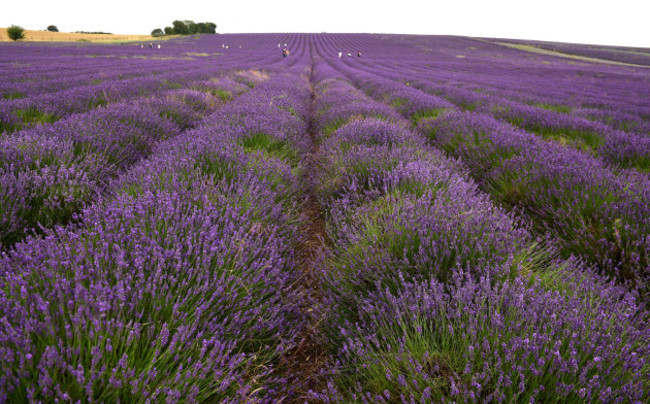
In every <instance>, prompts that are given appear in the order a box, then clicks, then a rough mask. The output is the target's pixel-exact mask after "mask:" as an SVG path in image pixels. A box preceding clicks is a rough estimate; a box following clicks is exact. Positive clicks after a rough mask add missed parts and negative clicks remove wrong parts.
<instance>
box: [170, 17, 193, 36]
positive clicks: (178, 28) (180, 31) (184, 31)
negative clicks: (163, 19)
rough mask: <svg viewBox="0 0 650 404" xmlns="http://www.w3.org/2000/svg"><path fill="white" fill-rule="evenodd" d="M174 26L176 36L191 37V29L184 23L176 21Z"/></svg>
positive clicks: (173, 23)
mask: <svg viewBox="0 0 650 404" xmlns="http://www.w3.org/2000/svg"><path fill="white" fill-rule="evenodd" d="M172 25H173V26H174V34H176V35H189V33H190V29H189V28H188V27H187V25H185V23H184V22H183V21H179V20H176V21H174V22H172Z"/></svg>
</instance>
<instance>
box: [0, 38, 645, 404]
mask: <svg viewBox="0 0 650 404" xmlns="http://www.w3.org/2000/svg"><path fill="white" fill-rule="evenodd" d="M161 44H162V45H161V48H160V49H158V48H157V47H155V46H154V48H152V49H150V48H149V47H147V46H145V47H144V48H141V47H140V45H139V44H133V43H131V44H112V45H99V44H72V43H67V44H66V43H54V44H37V43H17V44H14V43H2V44H0V72H1V73H2V74H1V75H0V271H1V275H0V403H5V402H6V403H22V402H25V403H27V402H64V403H67V402H74V403H77V402H95V403H115V402H122V403H140V402H150V403H159V402H162V403H181V402H182V403H193V402H200V403H239V402H246V403H277V402H283V403H293V402H310V403H311V402H313V403H350V402H353V403H438V402H444V403H454V402H455V403H488V402H490V403H491V402H506V403H530V402H541V403H553V402H557V403H618V402H620V403H647V402H650V315H649V313H650V312H649V310H650V67H648V65H650V50H649V49H627V50H626V49H621V48H609V49H608V48H606V47H593V46H592V47H588V46H580V45H567V44H562V45H557V46H556V45H553V44H552V43H545V44H544V46H540V48H539V49H542V50H545V51H546V52H545V53H543V52H541V51H540V52H531V51H530V49H529V48H530V47H532V46H533V45H535V46H536V45H539V44H535V43H533V42H531V43H527V42H525V41H511V43H510V44H509V45H505V44H502V43H501V41H499V40H493V39H473V38H463V37H444V36H402V35H371V34H237V35H235V34H230V35H227V34H223V35H206V36H196V37H185V38H177V39H172V40H168V41H163V42H161ZM285 47H286V48H287V49H288V50H289V51H290V53H289V56H287V57H283V54H282V50H283V49H284V48H285ZM536 49H537V48H536ZM558 50H559V51H561V52H562V53H561V54H560V53H557V54H556V53H555V52H556V51H557V52H559V51H558ZM348 54H349V55H350V56H348ZM568 54H573V55H582V56H584V57H589V60H586V59H584V58H583V59H576V58H572V57H568V56H567V55H568ZM601 59H602V62H598V60H601Z"/></svg>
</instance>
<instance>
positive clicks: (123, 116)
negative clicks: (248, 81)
mask: <svg viewBox="0 0 650 404" xmlns="http://www.w3.org/2000/svg"><path fill="white" fill-rule="evenodd" d="M196 86H197V88H198V87H200V88H201V89H202V90H205V91H213V92H215V91H217V90H219V91H220V94H222V95H223V94H231V95H232V96H236V95H238V94H239V93H241V92H242V91H244V90H245V89H246V88H247V87H243V86H241V85H239V84H237V83H236V82H234V81H233V80H232V79H229V78H222V79H220V80H215V81H213V82H208V83H197V84H196ZM222 98H223V97H221V98H215V97H213V96H212V95H210V94H208V93H206V92H199V91H195V90H171V91H168V92H167V93H162V94H160V96H159V97H157V98H144V99H139V100H137V102H133V103H117V104H112V105H111V106H109V107H106V108H100V109H97V110H94V111H91V112H89V113H86V114H78V115H74V116H72V117H70V118H68V119H65V120H61V121H59V122H56V123H55V124H53V125H44V126H39V127H36V128H34V129H28V130H24V131H22V132H18V133H15V134H13V135H8V136H5V137H4V138H2V139H0V144H1V147H0V150H1V151H0V183H1V184H2V186H1V187H0V201H2V204H1V205H0V206H1V208H0V212H2V215H0V229H1V230H0V246H4V247H8V246H11V245H13V244H15V243H16V242H18V241H20V240H22V239H24V238H25V237H26V236H28V235H30V234H33V232H40V231H41V230H42V229H43V228H51V227H53V226H54V225H56V224H65V223H67V222H68V221H70V220H71V219H72V218H73V217H74V215H75V214H76V213H77V212H79V211H80V210H81V209H82V208H83V207H84V206H86V205H87V204H88V203H90V202H92V201H93V200H95V199H96V198H97V196H98V195H99V194H101V193H103V192H105V191H106V189H107V188H106V186H107V183H108V181H109V180H110V179H111V178H114V177H115V176H116V175H118V174H119V173H120V172H122V171H124V170H125V169H127V168H128V167H130V166H131V165H133V164H134V163H136V162H137V161H138V160H140V159H142V158H143V157H146V156H148V155H149V154H150V153H151V151H152V148H153V146H154V145H155V144H156V143H157V142H159V141H161V140H164V139H167V138H170V137H174V136H177V135H178V134H180V133H181V132H182V131H184V130H187V129H189V128H191V127H193V126H195V125H196V124H197V123H198V122H200V121H201V120H202V119H203V117H204V116H206V115H208V114H209V113H210V112H211V111H213V110H214V109H215V108H216V107H218V106H219V105H221V103H222V101H221V99H222Z"/></svg>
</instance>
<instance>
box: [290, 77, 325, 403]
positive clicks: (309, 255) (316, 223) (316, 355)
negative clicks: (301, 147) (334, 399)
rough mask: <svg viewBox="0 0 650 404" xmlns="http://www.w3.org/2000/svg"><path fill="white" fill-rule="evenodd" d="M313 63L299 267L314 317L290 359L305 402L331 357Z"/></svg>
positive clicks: (320, 381) (308, 309)
mask: <svg viewBox="0 0 650 404" xmlns="http://www.w3.org/2000/svg"><path fill="white" fill-rule="evenodd" d="M313 73H314V70H313V65H312V68H311V73H310V87H311V100H310V111H309V121H308V126H307V134H308V135H309V138H310V140H311V146H310V150H309V152H308V154H307V155H306V156H305V157H304V160H303V161H304V164H305V170H304V173H303V176H302V181H303V183H304V184H306V185H305V190H306V195H305V197H306V201H305V204H304V205H303V211H302V214H303V218H304V226H303V228H302V229H301V234H302V242H301V244H300V245H299V246H298V247H297V258H298V268H300V269H301V271H302V273H301V284H300V285H299V287H300V288H301V289H302V292H303V293H302V294H303V296H304V301H305V302H306V305H305V307H304V310H305V314H306V315H307V316H308V317H309V318H310V325H309V327H307V329H305V330H304V332H303V335H302V338H301V340H300V342H299V344H298V346H297V348H296V349H295V350H294V351H293V352H291V353H290V354H289V355H288V357H287V360H286V366H287V373H288V374H290V375H293V376H295V378H296V380H295V386H296V387H295V389H296V390H295V393H296V394H295V397H294V399H293V401H291V402H294V403H304V402H305V401H306V400H307V393H308V391H309V390H321V389H322V388H323V387H324V386H325V382H324V380H323V378H322V375H321V370H322V369H323V368H324V366H325V363H326V360H327V352H326V349H325V347H324V346H323V345H322V343H321V342H320V341H319V339H318V338H317V332H318V326H319V323H320V319H319V317H318V314H317V313H319V312H321V310H320V309H319V306H321V305H322V300H323V299H322V289H321V287H320V282H319V276H318V274H317V272H316V263H317V260H318V258H319V256H321V252H322V249H323V248H324V246H325V244H326V243H327V233H326V225H325V217H324V214H323V209H322V207H321V206H320V204H319V203H318V200H317V198H316V195H315V192H314V184H313V174H314V172H315V170H317V169H318V154H319V147H318V142H317V128H316V125H315V122H314V97H315V93H314V86H313V84H314V82H313Z"/></svg>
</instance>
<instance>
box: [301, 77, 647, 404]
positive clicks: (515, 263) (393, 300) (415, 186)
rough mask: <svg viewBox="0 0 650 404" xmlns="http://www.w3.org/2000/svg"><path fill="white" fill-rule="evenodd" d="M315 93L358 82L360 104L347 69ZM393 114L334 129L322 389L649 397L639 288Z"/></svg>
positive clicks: (342, 393)
mask: <svg viewBox="0 0 650 404" xmlns="http://www.w3.org/2000/svg"><path fill="white" fill-rule="evenodd" d="M317 90H320V91H321V92H322V93H323V94H324V96H323V97H318V98H317V99H316V104H317V106H318V107H320V108H321V109H322V108H323V107H324V106H326V105H327V104H328V103H329V102H331V101H332V99H337V100H340V99H341V98H343V97H335V96H334V94H335V93H346V92H347V93H348V98H349V101H348V103H347V105H348V107H349V108H357V105H355V104H356V103H360V101H361V100H360V99H359V98H357V97H355V96H354V94H357V91H356V89H354V88H351V87H350V86H349V85H346V84H344V83H343V82H341V81H325V82H323V83H321V85H319V87H317ZM366 102H368V101H366ZM370 104H372V103H370ZM387 118H388V117H384V118H383V119H376V118H364V119H359V118H356V117H353V118H352V119H349V120H348V121H347V123H345V124H343V125H342V126H340V127H339V128H338V129H337V130H335V131H334V132H333V133H331V134H330V135H327V134H326V133H323V136H324V137H325V138H324V140H323V141H322V143H321V154H322V155H321V161H322V163H321V167H322V173H321V174H320V175H319V176H318V178H317V182H316V183H317V189H318V191H319V195H320V200H321V203H322V204H323V206H324V207H325V208H326V211H327V212H328V217H329V220H328V230H329V235H330V239H331V240H332V248H331V250H330V251H329V253H328V254H327V255H326V256H325V257H324V258H322V268H321V269H322V270H321V274H322V278H323V283H324V290H325V298H326V303H327V304H326V307H327V309H326V310H330V311H329V312H327V313H326V314H325V320H324V322H323V323H324V333H325V337H326V338H327V339H326V341H327V342H328V343H329V344H330V346H331V349H332V350H333V352H335V354H334V358H335V359H334V361H335V362H334V365H333V367H332V368H331V369H330V371H331V374H330V376H329V377H330V382H329V383H328V387H327V388H326V389H325V390H324V391H321V392H314V393H313V398H315V399H317V400H320V401H324V402H396V401H399V402H429V401H435V402H439V401H473V400H477V401H479V402H481V401H483V402H485V401H502V400H508V401H521V402H523V401H528V400H529V399H531V398H533V397H536V398H537V399H538V400H541V401H544V399H548V398H551V397H558V396H562V397H565V398H567V399H571V397H581V398H583V399H587V400H589V399H593V400H597V399H598V398H600V399H603V400H605V401H607V400H610V399H612V400H613V399H616V398H622V399H632V400H635V399H643V398H644V397H647V388H648V386H647V382H646V381H645V379H644V378H645V377H646V376H645V375H647V370H646V369H645V368H644V367H645V361H646V360H647V358H648V357H649V355H650V351H649V350H648V349H647V346H646V345H645V344H646V342H647V341H648V338H649V337H650V332H649V330H648V328H647V326H645V325H644V323H643V319H644V318H647V313H645V312H644V311H643V309H641V308H638V303H637V302H636V301H635V299H634V297H633V296H631V295H629V294H627V293H626V292H625V290H624V289H622V288H619V287H616V286H613V285H611V284H607V283H606V282H604V281H601V280H598V279H597V277H595V276H591V275H581V274H583V273H588V272H587V270H586V269H585V268H582V267H581V266H580V265H579V264H577V263H576V262H574V261H569V262H557V261H555V260H553V259H552V258H551V257H550V256H549V255H548V254H549V253H550V252H549V251H546V250H545V249H543V248H540V246H539V245H538V244H537V242H536V240H534V239H533V238H532V237H531V236H530V235H529V234H528V233H527V231H526V230H525V229H523V228H522V227H521V223H519V222H518V221H517V220H516V219H515V218H514V217H513V216H511V215H509V214H507V213H505V212H504V211H502V210H500V209H498V208H496V207H494V206H493V205H492V203H491V202H490V201H489V200H488V198H486V197H485V196H484V195H482V194H480V193H478V192H477V188H476V186H475V185H473V184H472V183H471V182H468V181H467V180H465V179H464V176H463V171H462V169H461V168H460V167H459V166H458V164H456V163H454V162H453V161H449V160H447V159H446V158H445V157H443V156H442V155H441V154H440V153H439V152H437V151H435V150H434V149H429V148H427V147H426V146H425V145H424V144H423V140H422V139H421V138H420V137H419V136H417V135H416V134H414V133H413V132H411V131H410V130H409V129H408V125H407V124H405V123H404V122H400V121H399V120H397V121H394V122H393V123H391V122H387V121H386V119H387ZM324 123H327V122H324ZM566 267H568V269H567V268H566ZM562 268H564V269H562ZM531 279H532V280H531ZM594 300H595V301H597V303H593V301H594ZM551 302H552V304H551ZM549 304H550V305H551V306H552V309H550V310H547V309H548V308H549ZM594 304H595V307H594ZM490 307H495V308H490ZM630 307H636V308H635V309H633V312H634V313H635V314H633V315H632V316H630V312H629V311H628V310H629V309H630ZM542 308H544V309H542ZM554 313H563V314H562V315H560V316H558V315H556V314H554ZM594 316H597V317H596V318H594ZM635 316H636V317H635ZM486 318H489V319H490V320H488V322H485V319H486ZM611 318H616V319H618V320H619V321H621V322H620V323H617V324H618V327H620V328H618V329H617V330H614V329H611V328H610V327H609V326H608V325H607V324H609V320H611ZM585 319H589V321H588V322H586V323H585ZM592 320H593V321H592ZM603 320H607V321H608V322H607V323H605V322H603ZM578 326H580V328H578ZM576 330H582V332H576ZM587 331H588V332H589V333H591V334H588V332H587ZM621 333H625V335H626V336H629V339H625V340H622V339H620V338H619V337H618V336H619V335H622V334H621ZM592 338H593V339H592ZM604 340H607V341H608V342H610V343H604V344H603V345H605V346H607V347H608V348H607V349H602V348H599V347H598V346H599V344H600V342H602V341H604ZM596 341H599V342H598V343H596ZM632 347H633V348H632ZM641 357H643V358H644V359H641ZM515 358H516V359H515ZM622 358H626V359H622ZM627 360H629V361H627ZM621 361H623V362H625V363H626V364H625V365H620V363H621ZM626 361H627V362H626ZM512 363H516V364H517V365H516V366H515V365H512ZM578 364H579V365H578ZM486 368H488V369H492V371H491V372H485V371H484V369H486ZM638 372H640V373H638ZM595 375H597V376H595ZM594 376H595V377H594ZM644 389H645V390H644Z"/></svg>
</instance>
